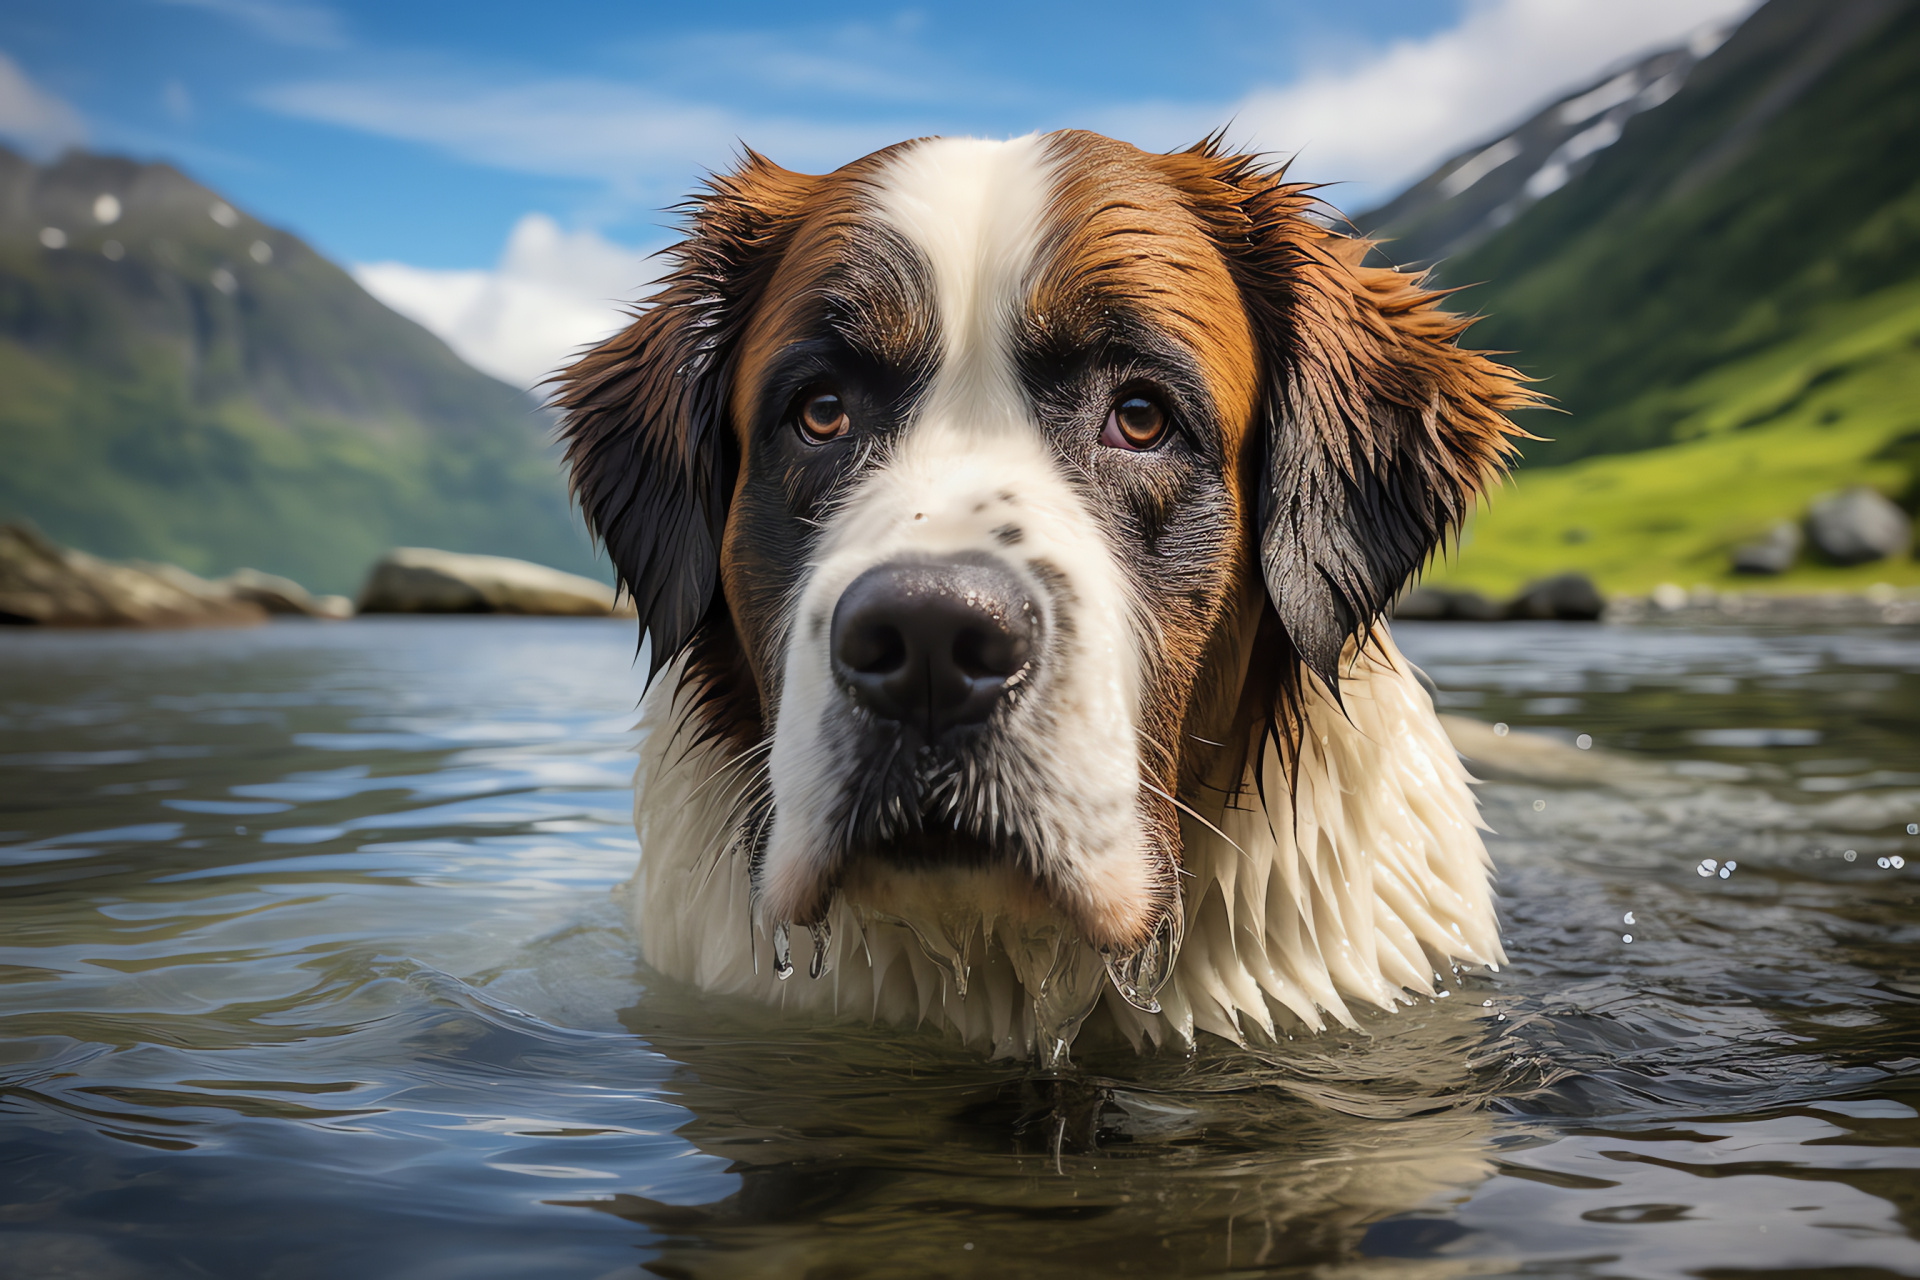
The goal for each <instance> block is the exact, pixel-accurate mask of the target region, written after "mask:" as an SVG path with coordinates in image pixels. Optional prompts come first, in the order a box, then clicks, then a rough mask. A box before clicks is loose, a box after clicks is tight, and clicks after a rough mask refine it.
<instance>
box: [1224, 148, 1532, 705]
mask: <svg viewBox="0 0 1920 1280" xmlns="http://www.w3.org/2000/svg"><path fill="white" fill-rule="evenodd" d="M1223 159H1224V160H1225V162H1227V163H1228V164H1229V165H1230V166H1231V168H1230V170H1229V172H1228V173H1227V174H1226V175H1224V176H1225V177H1227V178H1228V182H1229V185H1230V186H1232V187H1233V188H1235V189H1236V191H1237V192H1238V195H1239V199H1238V201H1237V203H1238V206H1239V213H1240V215H1241V217H1242V218H1244V222H1243V223H1241V227H1240V230H1241V232H1242V235H1241V236H1240V237H1239V238H1237V243H1235V244H1234V245H1233V246H1232V248H1231V250H1230V251H1229V258H1230V261H1232V262H1233V264H1234V266H1235V268H1236V270H1237V272H1238V274H1239V276H1240V280H1241V288H1242V290H1243V293H1244V295H1245V296H1246V298H1247V300H1248V305H1249V309H1250V312H1251V314H1252V318H1253V321H1254V332H1255V334H1256V335H1257V341H1258V342H1259V344H1260V347H1261V352H1260V355H1261V363H1262V366H1263V377H1264V386H1263V388H1262V397H1263V403H1262V407H1261V410H1260V415H1261V417H1260V421H1259V422H1258V423H1257V424H1256V426H1257V429H1258V430H1259V431H1260V432H1261V434H1262V440H1261V447H1262V449H1263V454H1264V458H1263V462H1262V465H1261V466H1260V468H1259V473H1258V474H1259V483H1260V494H1259V508H1258V519H1259V529H1260V544H1259V548H1260V566H1261V570H1262V574H1263V576H1264V577H1265V579H1266V584H1267V592H1268V596H1269V598H1270V599H1271V600H1272V602H1273V607H1274V610H1275V612H1276V613H1277V614H1278V616H1279V619H1280V622H1281V623H1282V625H1283V626H1284V627H1285V629H1286V633H1287V636H1288V638H1289V639H1290V640H1291V641H1292V644H1293V647H1294V649H1295V650H1296V651H1297V652H1298V653H1299V655H1300V658H1301V660H1302V661H1303V662H1304V663H1305V664H1306V666H1307V668H1308V669H1309V670H1311V671H1312V672H1313V673H1314V674H1315V675H1317V676H1319V677H1320V679H1321V681H1322V682H1323V683H1324V684H1325V685H1326V688H1327V690H1328V692H1329V693H1330V694H1331V695H1332V696H1333V698H1334V699H1335V701H1336V702H1337V701H1338V700H1339V697H1340V684H1339V671H1338V667H1339V660H1340V654H1341V651H1342V649H1343V648H1344V647H1345V645H1346V642H1347V640H1348V639H1349V638H1353V637H1358V638H1360V639H1361V640H1362V642H1363V643H1364V639H1365V637H1366V636H1367V635H1368V634H1369V633H1370V632H1371V630H1372V627H1373V624H1374V623H1375V621H1376V620H1377V619H1378V618H1379V617H1380V615H1381V614H1382V613H1383V612H1385V610H1386V609H1387V607H1388V606H1389V605H1390V604H1391V603H1392V601H1393V599H1394V598H1395V597H1396V596H1397V595H1398V594H1399V592H1400V590H1401V588H1402V587H1403V586H1405V584H1406V583H1407V581H1408V579H1409V578H1410V577H1412V575H1413V574H1414V573H1415V572H1416V571H1417V570H1419V569H1420V568H1421V566H1422V565H1424V564H1425V563H1426V562H1427V561H1428V559H1429V558H1431V557H1432V556H1433V555H1434V554H1435V553H1436V552H1438V551H1439V550H1440V549H1441V548H1442V547H1443V545H1444V544H1445V543H1446V541H1447V540H1448V539H1449V538H1450V537H1453V536H1455V535H1456V534H1457V533H1458V531H1459V528H1460V525H1461V522H1462V521H1463V520H1465V518H1466V516H1467V515H1468V513H1469V512H1470V511H1471V509H1472V507H1473V504H1474V502H1475V500H1476V499H1477V498H1478V497H1479V495H1480V494H1481V493H1482V492H1483V491H1484V490H1485V489H1486V488H1487V486H1488V485H1489V483H1491V482H1492V481H1493V480H1494V479H1495V478H1496V477H1497V476H1498V475H1500V474H1501V473H1502V471H1503V470H1504V467H1505V462H1506V459H1507V458H1508V456H1509V455H1510V454H1511V453H1512V452H1513V439H1514V437H1516V436H1523V435H1524V433H1523V432H1521V431H1520V430H1519V428H1517V427H1515V426H1514V425H1513V424H1512V423H1511V422H1509V421H1508V420H1507V417H1506V414H1507V413H1508V412H1509V411H1511V410H1514V409H1519V408H1525V407H1528V406H1532V405H1536V404H1538V403H1540V401H1541V397H1539V396H1538V395H1536V394H1535V393H1534V392H1532V391H1530V390H1528V389H1527V387H1526V385H1525V380H1524V379H1523V378H1522V377H1521V376H1520V375H1519V374H1517V373H1515V372H1514V371H1513V370H1511V369H1509V368H1507V367H1506V366H1504V365H1501V364H1498V363H1496V362H1495V361H1494V360H1492V359H1490V358H1488V357H1487V356H1486V355H1484V354H1481V353H1477V352H1472V351H1467V350H1463V349H1462V348H1461V347H1460V345H1459V341H1458V340H1459V337H1460V335H1461V333H1462V332H1464V331H1465V329H1466V328H1467V326H1468V325H1469V324H1471V323H1472V321H1471V320H1470V319H1468V318H1464V317H1461V316H1458V315H1455V314H1452V313H1450V312H1447V311H1445V310H1442V309H1441V306H1440V303H1441V301H1442V299H1443V297H1444V294H1442V293H1441V292H1438V291H1436V290H1432V289H1428V288H1426V287H1425V286H1424V281H1423V279H1422V277H1421V276H1419V275H1409V274H1405V273H1402V272H1399V271H1394V270H1388V269H1382V268H1376V267H1368V266H1365V265H1363V262H1364V259H1365V258H1366V256H1367V253H1368V251H1369V250H1371V249H1372V248H1373V242H1371V241H1369V240H1365V239H1361V238H1358V237H1353V236H1346V235H1341V234H1339V233H1338V232H1336V231H1334V230H1332V229H1330V228H1329V227H1328V226H1327V225H1325V223H1324V222H1323V221H1320V220H1317V219H1316V218H1315V217H1312V216H1309V215H1311V214H1315V213H1317V212H1319V211H1320V208H1321V207H1320V206H1318V202H1317V201H1315V200H1314V199H1313V198H1312V196H1310V195H1309V194H1308V188H1307V187H1305V186H1304V185H1300V184H1287V183H1285V182H1283V181H1282V175H1281V174H1279V173H1277V172H1274V171H1272V170H1267V169H1263V168H1261V167H1260V166H1258V165H1256V164H1255V163H1254V162H1253V161H1252V160H1250V159H1248V158H1245V157H1226V158H1223Z"/></svg>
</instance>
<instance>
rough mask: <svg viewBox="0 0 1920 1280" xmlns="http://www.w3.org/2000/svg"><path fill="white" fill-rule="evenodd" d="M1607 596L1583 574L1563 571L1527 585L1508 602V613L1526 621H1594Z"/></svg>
mask: <svg viewBox="0 0 1920 1280" xmlns="http://www.w3.org/2000/svg"><path fill="white" fill-rule="evenodd" d="M1606 608H1607V599H1606V597H1605V596H1603V595H1601V594H1600V588H1598V587H1596V586H1594V585H1593V579H1592V578H1589V577H1588V576H1587V575H1586V574H1584V573H1562V574H1559V575H1557V576H1555V577H1551V578H1542V579H1541V580H1540V581H1538V582H1533V583H1529V584H1527V586H1526V587H1525V588H1523V589H1522V590H1521V592H1520V594H1519V595H1517V596H1515V597H1514V598H1513V600H1512V602H1511V603H1509V604H1508V605H1507V616H1508V617H1509V618H1519V619H1525V620H1529V621H1546V620H1550V619H1558V620H1560V621H1563V622H1593V621H1596V620H1597V619H1598V618H1599V617H1600V615H1601V614H1602V613H1604V612H1606Z"/></svg>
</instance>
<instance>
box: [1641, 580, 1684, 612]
mask: <svg viewBox="0 0 1920 1280" xmlns="http://www.w3.org/2000/svg"><path fill="white" fill-rule="evenodd" d="M1647 599H1648V600H1650V601H1652V603H1653V607H1654V608H1656V609H1658V610H1659V611H1660V612H1662V613H1678V612H1680V610H1682V609H1684V608H1686V607H1687V589H1686V588H1685V587H1683V586H1681V585H1680V584H1679V583H1677V582H1663V583H1661V584H1660V585H1659V586H1657V587H1655V588H1654V589H1653V593H1652V594H1651V595H1649V596H1648V597H1647Z"/></svg>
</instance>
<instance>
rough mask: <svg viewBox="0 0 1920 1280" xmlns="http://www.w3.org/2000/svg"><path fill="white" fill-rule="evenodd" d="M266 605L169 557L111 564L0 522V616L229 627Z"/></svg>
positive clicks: (79, 623)
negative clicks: (158, 561) (240, 595)
mask: <svg viewBox="0 0 1920 1280" xmlns="http://www.w3.org/2000/svg"><path fill="white" fill-rule="evenodd" d="M266 617H267V611H266V610H265V609H263V608H262V607H261V606H259V605H258V604H255V603H253V602H251V601H248V600H241V599H237V598H236V597H235V596H234V594H233V593H232V592H231V591H229V590H228V589H227V588H225V587H223V586H222V585H220V584H219V583H217V582H208V581H207V580H206V579H205V578H200V577H195V576H194V575H193V574H191V573H188V572H187V571H186V570H185V569H181V568H179V567H177V566H175V565H170V564H141V563H137V562H136V563H130V564H115V563H113V562H112V561H108V560H101V559H98V558H96V557H94V556H90V555H88V554H86V553H85V552H83V551H74V550H71V549H69V548H67V547H63V546H60V545H59V544H58V543H56V542H53V541H52V540H50V539H48V538H47V537H46V536H45V535H43V534H41V533H40V531H39V530H37V529H33V528H31V527H29V526H26V525H20V524H9V525H0V622H10V623H29V624H39V625H41V626H52V627H230V626H247V625H251V624H253V623H257V622H264V621H266Z"/></svg>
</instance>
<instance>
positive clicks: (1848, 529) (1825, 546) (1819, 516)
mask: <svg viewBox="0 0 1920 1280" xmlns="http://www.w3.org/2000/svg"><path fill="white" fill-rule="evenodd" d="M1807 533H1808V535H1809V536H1810V537H1811V538H1812V539H1813V545H1814V546H1815V547H1817V548H1818V549H1819V551H1820V554H1821V555H1823V556H1825V557H1826V558H1827V559H1829V560H1831V561H1832V562H1833V563H1835V564H1866V563H1867V562H1868V561H1871V560H1884V559H1886V558H1887V557H1888V556H1897V555H1902V554H1904V553H1905V552H1906V550H1907V548H1908V547H1909V546H1910V545H1912V543H1913V521H1912V520H1911V519H1909V518H1908V517H1907V513H1906V512H1904V511H1902V510H1901V509H1900V508H1899V507H1896V506H1895V505H1894V504H1893V503H1891V502H1889V501H1888V500H1887V499H1886V498H1884V497H1882V496H1881V495H1880V494H1879V493H1877V492H1875V491H1874V490H1872V489H1869V488H1867V487H1866V486H1864V485H1859V486H1856V487H1854V488H1852V489H1848V490H1847V491H1846V492H1845V493H1839V494H1835V495H1833V496H1832V497H1830V498H1823V499H1821V500H1820V501H1819V502H1816V503H1814V504H1813V507H1812V509H1810V510H1809V511H1808V512H1807Z"/></svg>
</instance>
